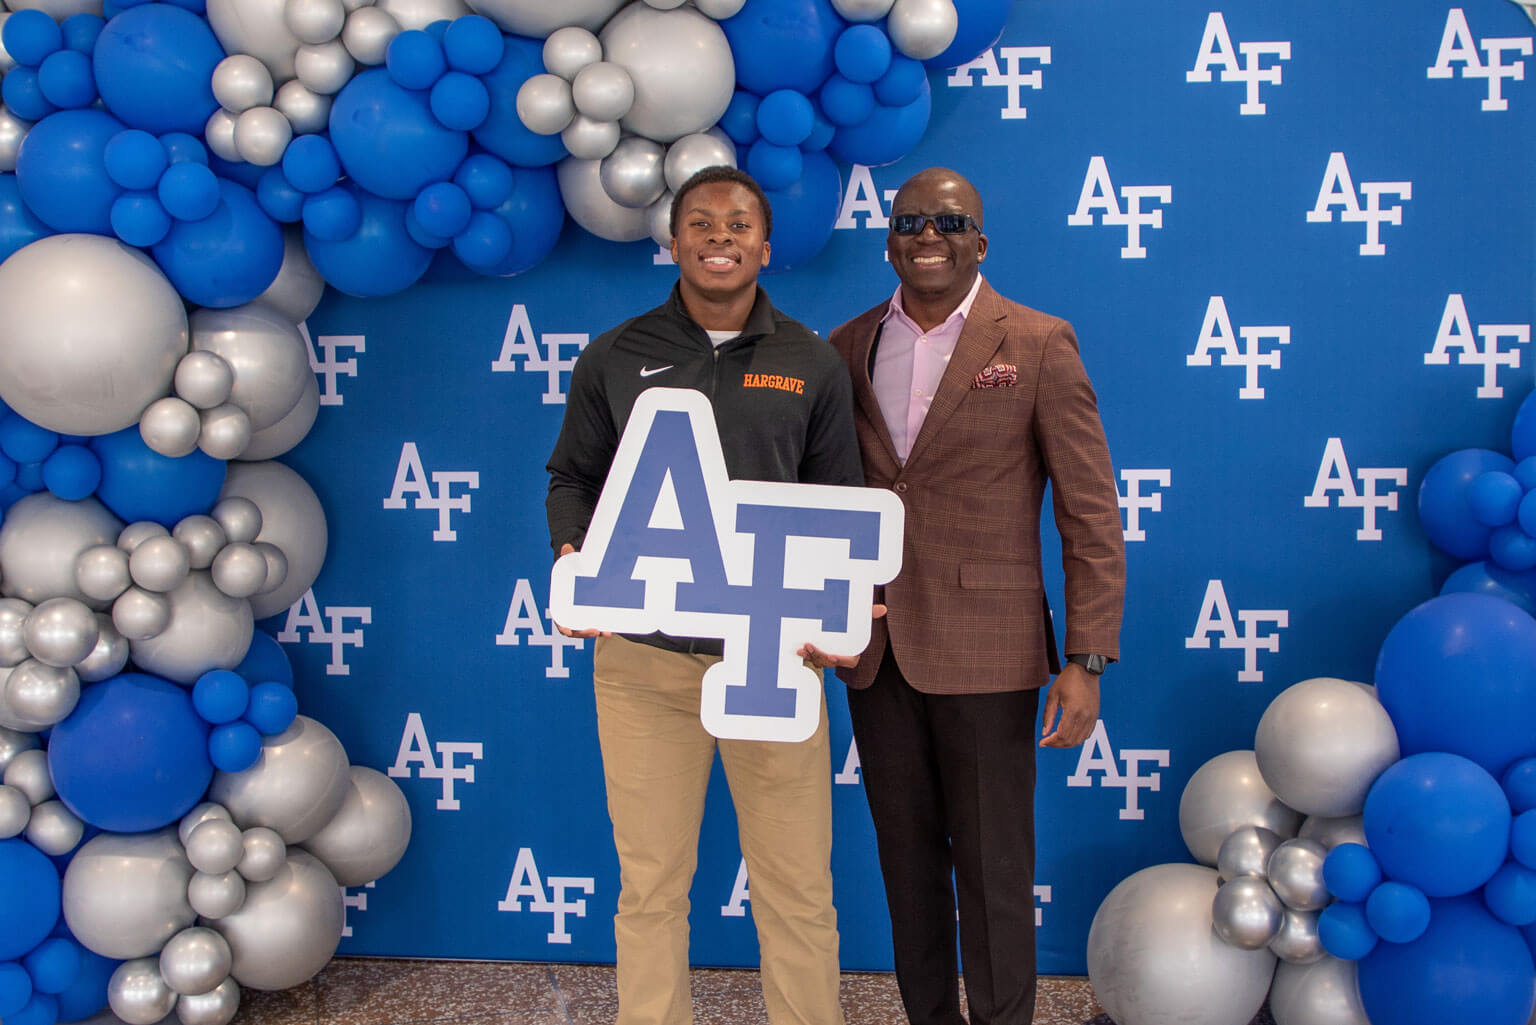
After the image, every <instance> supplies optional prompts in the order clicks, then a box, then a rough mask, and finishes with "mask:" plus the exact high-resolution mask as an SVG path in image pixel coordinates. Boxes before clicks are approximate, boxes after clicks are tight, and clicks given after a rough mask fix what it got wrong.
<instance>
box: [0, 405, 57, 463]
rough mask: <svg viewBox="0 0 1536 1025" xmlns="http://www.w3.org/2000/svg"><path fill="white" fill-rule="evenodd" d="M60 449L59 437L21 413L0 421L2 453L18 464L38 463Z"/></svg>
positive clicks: (0, 448)
mask: <svg viewBox="0 0 1536 1025" xmlns="http://www.w3.org/2000/svg"><path fill="white" fill-rule="evenodd" d="M58 447H59V436H58V435H57V434H55V433H54V432H53V431H50V430H49V429H48V428H46V427H39V426H38V425H37V424H35V423H33V422H32V421H31V420H28V419H27V418H26V417H24V416H22V415H21V414H20V413H11V414H10V415H9V416H7V417H6V418H5V419H3V420H0V452H4V453H5V454H6V455H7V456H9V457H10V458H12V459H14V460H16V462H18V463H38V462H42V461H43V460H44V459H46V458H47V457H48V455H49V453H51V452H52V451H53V450H54V449H56V448H58Z"/></svg>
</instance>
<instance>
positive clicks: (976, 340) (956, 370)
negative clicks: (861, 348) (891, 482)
mask: <svg viewBox="0 0 1536 1025" xmlns="http://www.w3.org/2000/svg"><path fill="white" fill-rule="evenodd" d="M1006 316H1007V307H1006V306H1004V305H1003V303H1002V301H1001V300H1000V299H999V298H998V295H997V293H996V292H994V291H993V290H992V286H991V285H989V284H987V283H986V282H985V281H983V282H982V283H981V290H980V291H979V292H977V293H976V301H975V302H974V303H972V304H971V312H970V315H969V316H967V317H966V318H965V327H964V328H963V329H961V331H960V338H959V339H958V340H957V341H956V342H955V351H954V353H953V354H952V355H951V356H950V357H949V366H947V367H945V368H944V376H943V377H941V378H940V379H939V390H938V391H936V392H935V393H934V395H933V403H932V404H931V405H930V406H929V407H928V415H927V416H925V417H924V418H923V426H922V427H921V428H920V429H919V430H918V432H917V438H916V440H914V441H913V442H912V451H911V453H910V454H909V455H908V456H907V465H908V466H910V465H912V462H913V461H914V460H916V459H917V458H918V457H919V456H921V455H922V453H923V449H924V448H926V447H927V446H928V443H929V442H930V441H932V440H933V437H934V436H935V435H936V434H938V433H939V431H941V430H943V428H944V424H945V423H946V422H948V420H949V418H950V417H951V416H953V415H954V413H955V410H956V409H958V408H959V407H960V401H961V400H962V399H964V398H965V394H966V392H968V391H970V390H971V382H972V381H974V380H975V379H976V375H977V374H978V373H980V372H981V371H982V370H983V369H985V368H986V366H987V364H988V363H989V362H990V361H991V359H992V357H993V356H994V355H996V353H997V350H998V349H999V348H1000V347H1001V346H1002V344H1003V339H1004V338H1005V337H1006V336H1007V333H1008V332H1007V328H1006V327H1005V326H1004V323H1003V320H1004V318H1005V317H1006ZM866 376H867V375H866Z"/></svg>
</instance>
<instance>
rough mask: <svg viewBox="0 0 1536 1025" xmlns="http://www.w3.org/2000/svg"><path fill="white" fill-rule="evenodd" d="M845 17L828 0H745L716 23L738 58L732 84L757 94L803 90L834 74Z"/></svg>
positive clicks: (811, 88) (806, 91)
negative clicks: (838, 41) (836, 48)
mask: <svg viewBox="0 0 1536 1025" xmlns="http://www.w3.org/2000/svg"><path fill="white" fill-rule="evenodd" d="M846 25H847V22H845V21H843V19H842V18H840V17H838V14H837V11H836V10H835V9H834V8H833V7H832V4H831V2H830V0H747V3H746V4H745V6H743V7H742V9H741V10H740V11H738V12H737V13H736V14H735V15H733V16H732V17H729V18H727V19H725V20H724V21H722V22H720V28H721V29H722V30H724V32H725V38H726V40H727V41H728V42H729V43H730V44H731V54H732V56H734V57H735V58H736V84H737V86H738V87H740V88H742V89H747V90H750V91H751V92H754V93H757V94H758V95H759V96H766V95H768V94H769V93H771V92H773V91H774V90H775V89H797V90H799V91H800V92H803V93H811V92H815V91H816V87H817V86H819V85H821V83H822V82H823V81H824V80H825V79H826V77H827V76H828V75H830V74H831V73H832V69H833V66H834V65H833V51H834V48H835V46H836V45H837V39H838V37H839V36H840V35H841V34H842V33H843V30H844V28H845V26H846Z"/></svg>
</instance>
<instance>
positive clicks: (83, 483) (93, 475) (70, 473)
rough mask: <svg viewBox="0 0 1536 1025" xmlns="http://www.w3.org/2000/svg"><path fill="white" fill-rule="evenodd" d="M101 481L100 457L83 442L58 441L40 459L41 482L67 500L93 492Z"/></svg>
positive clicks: (74, 499)
mask: <svg viewBox="0 0 1536 1025" xmlns="http://www.w3.org/2000/svg"><path fill="white" fill-rule="evenodd" d="M100 483H101V460H99V459H97V458H96V454H95V453H94V452H92V451H91V450H90V449H88V448H86V447H85V446H84V445H60V446H59V447H58V448H57V449H55V450H54V452H53V454H52V455H50V456H49V457H48V458H47V459H45V460H43V486H44V487H46V488H47V489H48V490H49V491H51V492H53V493H54V494H55V495H57V496H58V497H59V498H62V499H64V500H65V501H66V502H78V501H80V500H81V499H82V498H86V497H87V496H89V495H92V494H94V493H95V491H96V487H97V485H99V484H100Z"/></svg>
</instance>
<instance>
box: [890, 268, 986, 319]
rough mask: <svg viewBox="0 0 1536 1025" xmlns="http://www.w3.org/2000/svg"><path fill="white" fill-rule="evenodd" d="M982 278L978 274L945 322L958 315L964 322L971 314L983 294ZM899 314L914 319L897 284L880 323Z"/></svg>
mask: <svg viewBox="0 0 1536 1025" xmlns="http://www.w3.org/2000/svg"><path fill="white" fill-rule="evenodd" d="M981 280H982V279H981V275H980V274H977V275H976V280H975V281H973V282H971V290H970V291H969V292H967V293H965V298H964V299H961V300H960V305H959V306H956V307H955V309H954V311H953V312H952V313H950V315H949V316H948V317H945V318H944V323H946V324H948V323H949V322H950V321H951V320H953V319H955V318H956V317H959V318H960V320H961V321H962V322H963V321H964V320H965V319H966V318H967V317H969V316H970V315H971V307H972V306H974V305H975V304H976V296H978V295H979V294H981ZM898 315H899V316H901V317H904V318H906V319H907V320H908V321H911V319H912V318H911V317H908V316H907V311H906V308H905V307H904V306H903V305H902V303H901V286H900V285H897V286H896V294H895V295H893V296H891V302H890V305H888V306H887V307H886V308H885V316H883V317H881V318H880V323H882V324H884V323H885V322H886V321H888V320H890V319H891V317H893V316H898Z"/></svg>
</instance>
